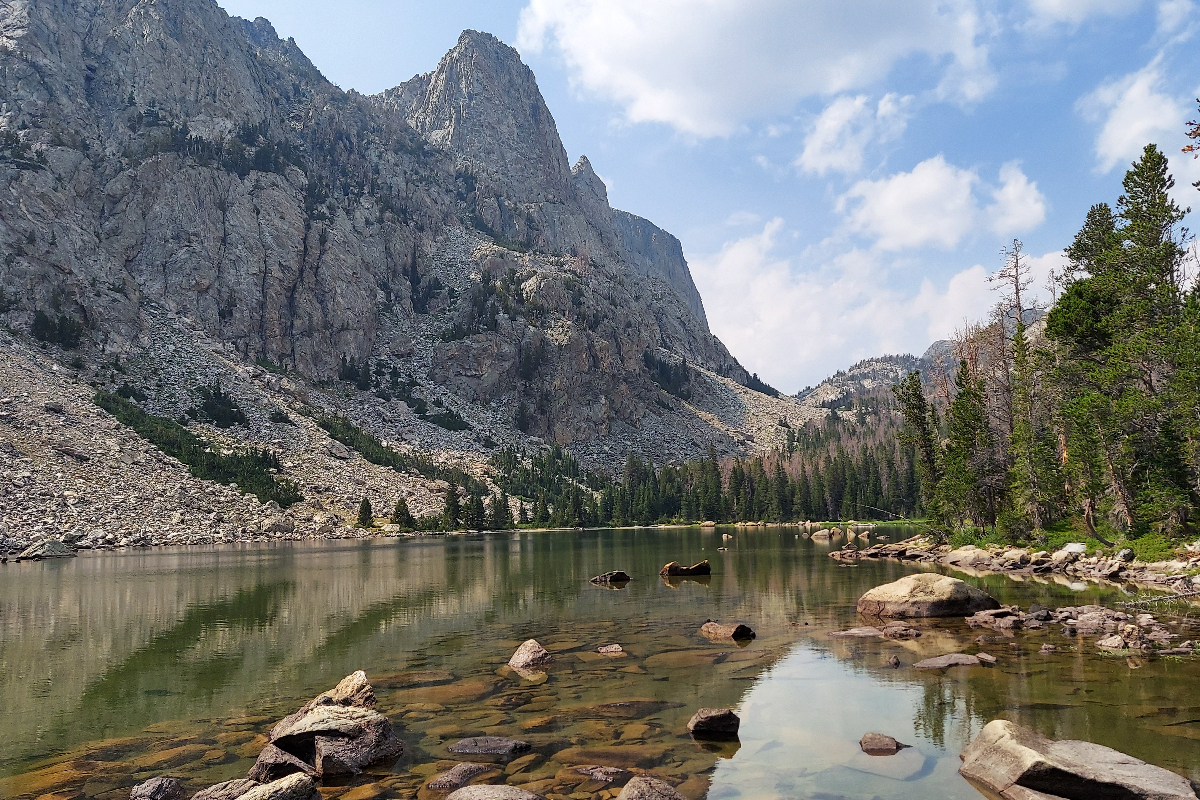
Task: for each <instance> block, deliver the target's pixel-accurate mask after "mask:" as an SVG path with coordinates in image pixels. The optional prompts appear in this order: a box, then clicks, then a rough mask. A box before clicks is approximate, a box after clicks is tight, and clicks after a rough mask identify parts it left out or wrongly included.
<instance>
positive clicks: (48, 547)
mask: <svg viewBox="0 0 1200 800" xmlns="http://www.w3.org/2000/svg"><path fill="white" fill-rule="evenodd" d="M74 555H75V550H74V549H72V548H70V547H68V546H67V545H65V544H63V543H62V542H60V541H59V540H58V539H47V540H45V541H44V542H38V543H37V544H35V545H31V546H29V547H27V548H25V549H24V550H22V551H21V554H20V555H18V556H17V561H26V560H29V561H40V560H41V559H43V558H72V557H73V556H74Z"/></svg>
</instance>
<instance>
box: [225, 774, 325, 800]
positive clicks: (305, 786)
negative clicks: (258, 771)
mask: <svg viewBox="0 0 1200 800" xmlns="http://www.w3.org/2000/svg"><path fill="white" fill-rule="evenodd" d="M319 796H320V795H318V794H317V782H316V781H314V780H313V779H312V778H310V777H309V776H308V775H305V774H303V773H300V772H297V773H295V774H294V775H288V776H287V777H286V778H280V779H279V780H277V781H272V782H271V783H267V784H263V785H262V786H255V787H254V788H253V789H251V790H250V791H248V792H246V793H245V794H243V795H239V796H238V800H314V799H315V798H318V797H319Z"/></svg>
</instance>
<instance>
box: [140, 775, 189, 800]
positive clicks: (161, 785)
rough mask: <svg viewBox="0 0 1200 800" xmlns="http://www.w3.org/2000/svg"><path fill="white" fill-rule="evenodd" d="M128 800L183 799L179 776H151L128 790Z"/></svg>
mask: <svg viewBox="0 0 1200 800" xmlns="http://www.w3.org/2000/svg"><path fill="white" fill-rule="evenodd" d="M129 800H183V783H182V782H181V781H180V780H179V778H151V779H150V780H148V781H146V782H145V783H139V784H138V785H137V786H135V787H133V790H132V791H130V792H129Z"/></svg>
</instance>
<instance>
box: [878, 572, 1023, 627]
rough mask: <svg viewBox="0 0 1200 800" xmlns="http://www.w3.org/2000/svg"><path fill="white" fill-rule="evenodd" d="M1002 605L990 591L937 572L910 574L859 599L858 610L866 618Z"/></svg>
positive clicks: (963, 612) (954, 613) (960, 613)
mask: <svg viewBox="0 0 1200 800" xmlns="http://www.w3.org/2000/svg"><path fill="white" fill-rule="evenodd" d="M999 607H1000V603H998V602H997V601H996V600H995V599H994V598H992V597H991V596H989V595H988V594H987V593H985V592H982V591H980V590H979V589H976V588H975V587H974V586H970V585H968V584H966V583H964V582H963V581H960V580H958V579H957V578H951V577H950V576H948V575H940V574H938V573H936V572H922V573H918V574H916V575H907V576H905V577H903V578H901V579H900V580H898V581H895V582H893V583H888V584H884V585H883V586H876V587H875V588H874V589H871V590H870V591H868V592H867V593H866V594H864V595H863V596H862V597H860V598H859V599H858V613H860V614H862V615H863V616H866V617H966V616H970V615H971V614H974V613H976V612H978V611H985V610H987V609H993V608H999Z"/></svg>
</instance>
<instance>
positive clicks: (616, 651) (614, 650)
mask: <svg viewBox="0 0 1200 800" xmlns="http://www.w3.org/2000/svg"><path fill="white" fill-rule="evenodd" d="M596 652H597V653H599V654H600V655H602V656H619V655H623V654H624V653H625V649H624V648H622V647H621V645H619V644H606V645H604V646H603V647H597V648H596Z"/></svg>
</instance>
